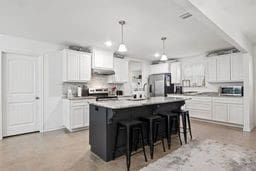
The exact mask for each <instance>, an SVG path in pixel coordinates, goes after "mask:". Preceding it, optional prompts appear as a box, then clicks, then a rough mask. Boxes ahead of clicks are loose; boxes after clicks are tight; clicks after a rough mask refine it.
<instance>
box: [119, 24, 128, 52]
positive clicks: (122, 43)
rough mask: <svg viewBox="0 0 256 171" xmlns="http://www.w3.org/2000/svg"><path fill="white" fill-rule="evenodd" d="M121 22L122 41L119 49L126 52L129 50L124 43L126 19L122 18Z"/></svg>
mask: <svg viewBox="0 0 256 171" xmlns="http://www.w3.org/2000/svg"><path fill="white" fill-rule="evenodd" d="M119 24H120V25H121V43H120V45H119V47H118V50H117V51H118V52H121V53H124V52H127V47H126V45H125V44H124V33H123V32H124V28H123V26H124V25H125V21H124V20H121V21H119Z"/></svg>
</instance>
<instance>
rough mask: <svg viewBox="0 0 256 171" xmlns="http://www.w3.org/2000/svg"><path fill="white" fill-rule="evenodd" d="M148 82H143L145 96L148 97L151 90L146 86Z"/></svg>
mask: <svg viewBox="0 0 256 171" xmlns="http://www.w3.org/2000/svg"><path fill="white" fill-rule="evenodd" d="M147 85H148V83H145V84H143V91H144V92H145V97H146V98H147V99H148V98H149V92H148V89H146V86H147Z"/></svg>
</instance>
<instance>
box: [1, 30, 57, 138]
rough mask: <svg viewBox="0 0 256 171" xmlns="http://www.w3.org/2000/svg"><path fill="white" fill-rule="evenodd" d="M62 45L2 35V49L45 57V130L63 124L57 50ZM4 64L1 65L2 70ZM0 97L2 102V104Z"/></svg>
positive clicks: (3, 50)
mask: <svg viewBox="0 0 256 171" xmlns="http://www.w3.org/2000/svg"><path fill="white" fill-rule="evenodd" d="M61 48H62V47H61V46H59V45H56V44H50V43H45V42H39V41H34V40H28V39H24V38H18V37H12V36H6V35H0V51H2V52H7V53H8V52H15V53H25V54H31V55H37V56H43V58H44V71H45V72H44V81H45V82H44V88H45V92H44V106H43V110H44V118H43V123H44V125H43V127H44V130H43V131H48V130H53V129H58V128H60V127H61V126H62V123H60V121H62V117H61V110H62V107H61V105H60V97H61V96H59V92H61V91H62V89H61V87H60V84H59V81H60V79H61V78H62V75H61V71H60V69H59V67H60V66H61V61H60V60H59V59H60V58H58V57H57V52H58V50H60V49H61ZM1 67H2V65H0V71H1V70H2V69H1ZM1 100H2V99H0V104H1ZM0 112H1V113H0V134H1V132H2V125H1V124H2V122H1V116H2V110H0Z"/></svg>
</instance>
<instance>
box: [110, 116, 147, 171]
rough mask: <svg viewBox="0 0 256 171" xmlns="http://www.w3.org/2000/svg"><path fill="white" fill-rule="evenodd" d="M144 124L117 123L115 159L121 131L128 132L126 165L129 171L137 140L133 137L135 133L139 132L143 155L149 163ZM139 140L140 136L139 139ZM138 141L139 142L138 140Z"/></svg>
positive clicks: (130, 121)
mask: <svg viewBox="0 0 256 171" xmlns="http://www.w3.org/2000/svg"><path fill="white" fill-rule="evenodd" d="M142 125H143V122H141V121H138V120H124V121H120V122H118V123H117V131H116V137H115V146H114V151H113V159H115V153H116V150H117V144H118V138H119V137H118V136H119V131H120V130H121V129H125V130H126V135H127V136H126V165H127V170H130V164H131V155H132V147H133V144H134V142H133V139H134V138H135V137H134V136H133V134H134V132H135V131H138V135H140V140H141V142H142V148H143V153H144V157H145V161H146V162H147V156H146V151H145V144H144V137H143V131H142V129H143V126H142ZM137 139H139V136H138V137H137ZM137 141H138V140H137Z"/></svg>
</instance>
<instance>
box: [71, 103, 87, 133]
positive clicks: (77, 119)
mask: <svg viewBox="0 0 256 171" xmlns="http://www.w3.org/2000/svg"><path fill="white" fill-rule="evenodd" d="M83 126H84V107H83V106H75V107H72V108H71V128H72V129H75V128H81V127H83Z"/></svg>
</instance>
